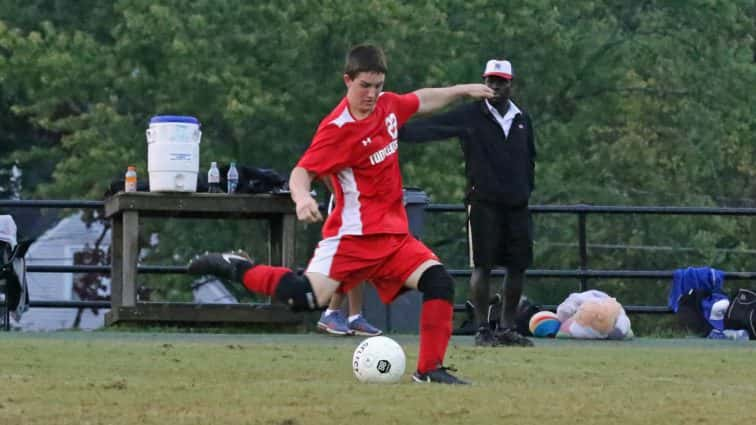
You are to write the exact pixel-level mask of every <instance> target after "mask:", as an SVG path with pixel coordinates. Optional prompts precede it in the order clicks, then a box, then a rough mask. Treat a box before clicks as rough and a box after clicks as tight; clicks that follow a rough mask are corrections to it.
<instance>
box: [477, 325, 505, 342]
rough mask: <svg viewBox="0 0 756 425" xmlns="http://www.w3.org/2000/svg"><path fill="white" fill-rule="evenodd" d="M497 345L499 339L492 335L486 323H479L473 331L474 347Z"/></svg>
mask: <svg viewBox="0 0 756 425" xmlns="http://www.w3.org/2000/svg"><path fill="white" fill-rule="evenodd" d="M497 345H499V341H498V340H497V339H496V337H495V336H494V333H493V331H491V328H489V327H488V325H481V326H480V327H479V328H478V330H477V331H476V332H475V346H476V347H496V346H497Z"/></svg>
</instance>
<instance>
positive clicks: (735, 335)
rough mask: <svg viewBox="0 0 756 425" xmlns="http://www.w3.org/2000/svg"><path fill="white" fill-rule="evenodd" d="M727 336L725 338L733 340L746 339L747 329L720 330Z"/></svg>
mask: <svg viewBox="0 0 756 425" xmlns="http://www.w3.org/2000/svg"><path fill="white" fill-rule="evenodd" d="M722 333H724V334H725V335H726V336H727V339H732V340H735V341H748V331H746V330H745V329H725V330H724V331H722Z"/></svg>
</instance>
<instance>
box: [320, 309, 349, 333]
mask: <svg viewBox="0 0 756 425" xmlns="http://www.w3.org/2000/svg"><path fill="white" fill-rule="evenodd" d="M318 329H320V330H321V331H323V332H326V333H329V334H331V335H351V334H352V330H351V329H349V325H347V321H346V319H345V318H344V316H342V315H341V312H340V311H338V310H337V311H334V312H333V313H331V314H329V315H327V316H326V314H325V312H323V314H321V315H320V320H319V321H318Z"/></svg>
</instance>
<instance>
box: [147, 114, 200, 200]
mask: <svg viewBox="0 0 756 425" xmlns="http://www.w3.org/2000/svg"><path fill="white" fill-rule="evenodd" d="M146 134H147V171H149V174H150V192H196V191H197V173H199V145H200V139H202V132H201V131H200V123H199V121H198V120H197V118H194V117H188V116H181V115H156V116H154V117H152V119H151V120H150V127H149V128H148V129H147V132H146Z"/></svg>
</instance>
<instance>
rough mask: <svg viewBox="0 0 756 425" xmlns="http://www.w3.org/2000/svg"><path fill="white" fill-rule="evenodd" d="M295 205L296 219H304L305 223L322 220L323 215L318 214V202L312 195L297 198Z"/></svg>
mask: <svg viewBox="0 0 756 425" xmlns="http://www.w3.org/2000/svg"><path fill="white" fill-rule="evenodd" d="M296 205H297V219H298V220H299V221H304V222H305V223H317V222H318V221H323V215H322V214H320V208H319V207H318V203H317V201H315V199H314V198H313V197H312V196H308V197H306V198H304V199H301V200H298V201H297V202H296Z"/></svg>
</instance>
